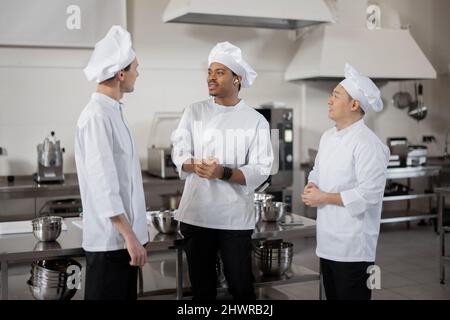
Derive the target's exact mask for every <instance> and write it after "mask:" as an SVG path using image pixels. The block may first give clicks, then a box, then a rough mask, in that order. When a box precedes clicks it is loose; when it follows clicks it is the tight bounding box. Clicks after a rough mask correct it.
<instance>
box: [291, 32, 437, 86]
mask: <svg viewBox="0 0 450 320" xmlns="http://www.w3.org/2000/svg"><path fill="white" fill-rule="evenodd" d="M346 62H349V63H351V64H352V65H353V66H355V68H357V69H358V70H359V71H361V72H362V73H364V74H366V75H368V76H369V77H371V78H376V79H392V80H395V79H435V78H436V70H435V69H434V68H433V66H432V65H431V63H430V62H429V61H428V59H427V57H426V56H425V54H424V53H423V52H422V50H421V49H420V48H419V46H418V45H417V43H416V42H415V41H414V39H413V37H412V36H411V34H410V32H409V30H404V29H384V30H383V29H380V30H368V29H365V28H352V27H345V26H336V25H333V26H330V25H326V26H319V27H317V28H315V29H314V30H311V32H310V33H309V34H307V35H306V36H305V39H304V40H303V41H302V43H301V45H300V49H299V50H298V52H297V53H296V54H295V56H294V58H293V59H292V61H291V63H290V64H289V66H288V68H287V70H286V73H285V79H286V80H289V81H291V80H305V79H321V78H342V77H343V76H344V65H345V63H346Z"/></svg>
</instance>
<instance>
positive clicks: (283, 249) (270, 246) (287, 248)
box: [253, 240, 294, 276]
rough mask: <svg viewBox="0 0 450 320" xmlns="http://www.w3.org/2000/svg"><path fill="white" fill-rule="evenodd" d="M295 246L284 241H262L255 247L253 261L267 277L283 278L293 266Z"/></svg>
mask: <svg viewBox="0 0 450 320" xmlns="http://www.w3.org/2000/svg"><path fill="white" fill-rule="evenodd" d="M293 254H294V245H293V244H292V243H290V242H284V241H281V240H280V241H261V242H259V243H258V244H256V245H255V246H254V251H253V259H254V263H255V264H256V267H257V269H258V270H259V271H260V272H262V274H263V275H265V276H282V275H284V274H285V273H286V272H287V271H288V270H289V269H290V268H291V265H292V257H293Z"/></svg>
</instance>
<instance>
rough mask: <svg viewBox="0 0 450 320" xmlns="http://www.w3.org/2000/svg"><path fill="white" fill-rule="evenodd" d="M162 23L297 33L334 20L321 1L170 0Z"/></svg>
mask: <svg viewBox="0 0 450 320" xmlns="http://www.w3.org/2000/svg"><path fill="white" fill-rule="evenodd" d="M163 21H164V22H178V23H194V24H208V25H223V26H240V27H256V28H272V29H297V28H301V27H305V26H310V25H314V24H318V23H323V22H332V21H333V16H332V14H331V12H330V10H329V8H328V6H327V5H326V4H325V3H324V1H323V0H277V1H274V0H227V1H218V0H170V2H169V4H168V6H167V8H166V10H165V12H164V14H163Z"/></svg>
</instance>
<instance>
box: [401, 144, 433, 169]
mask: <svg viewBox="0 0 450 320" xmlns="http://www.w3.org/2000/svg"><path fill="white" fill-rule="evenodd" d="M427 155H428V148H427V146H423V145H409V146H408V157H407V158H406V165H407V166H412V167H415V166H423V165H425V164H426V162H427Z"/></svg>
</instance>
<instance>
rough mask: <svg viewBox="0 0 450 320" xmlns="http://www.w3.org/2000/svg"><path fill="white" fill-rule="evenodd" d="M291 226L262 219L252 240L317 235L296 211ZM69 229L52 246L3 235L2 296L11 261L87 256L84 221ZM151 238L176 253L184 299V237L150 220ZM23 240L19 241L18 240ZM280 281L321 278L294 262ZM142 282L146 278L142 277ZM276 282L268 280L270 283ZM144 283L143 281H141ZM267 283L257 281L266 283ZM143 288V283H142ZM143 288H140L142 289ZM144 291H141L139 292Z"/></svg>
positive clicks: (154, 246) (154, 247)
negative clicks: (162, 229)
mask: <svg viewBox="0 0 450 320" xmlns="http://www.w3.org/2000/svg"><path fill="white" fill-rule="evenodd" d="M288 216H289V217H290V218H289V221H288V222H293V223H294V224H292V225H286V224H285V225H279V224H278V223H275V222H260V223H259V224H258V228H256V229H255V231H254V233H253V235H252V237H253V239H271V238H297V239H298V238H304V237H309V236H313V235H314V234H315V221H314V220H312V219H308V218H306V217H303V216H300V215H297V214H288ZM63 221H65V223H66V225H67V230H66V231H63V232H61V235H60V237H59V238H58V239H57V240H56V242H53V244H54V245H51V244H52V243H50V246H49V247H45V246H44V247H42V246H40V245H39V244H40V242H39V241H38V240H37V239H36V238H35V237H34V235H33V233H22V234H7V235H0V266H1V278H0V279H1V299H8V268H9V266H10V265H11V264H15V263H22V262H27V261H34V260H41V259H57V258H67V257H77V256H78V257H79V256H84V250H83V249H82V247H81V241H82V223H81V219H80V218H65V219H64V220H63ZM148 231H149V235H150V241H149V244H148V245H147V247H146V248H147V250H149V251H150V252H151V251H159V250H162V251H166V250H170V251H172V250H173V251H175V252H176V261H177V262H176V275H177V277H176V288H174V289H173V290H172V291H171V292H173V293H175V294H174V298H177V299H183V296H184V295H183V291H184V289H185V288H183V250H182V238H183V237H182V236H181V234H179V233H176V234H161V233H158V231H157V230H156V229H155V228H154V227H153V225H152V224H151V223H150V224H149V225H148ZM19 239H20V241H18V240H19ZM278 280H279V281H280V284H281V283H283V281H284V282H285V283H287V282H294V281H295V282H301V281H312V280H319V274H318V273H317V272H314V271H311V270H307V269H306V268H303V267H297V266H294V265H293V268H292V270H291V274H288V275H287V278H284V279H278ZM141 281H143V279H142V278H141ZM273 281H275V280H274V279H272V280H271V281H266V282H265V284H266V285H268V284H270V283H272V282H273ZM141 283H142V282H141ZM263 284H264V283H263V282H262V283H259V284H256V286H258V285H263ZM140 288H141V285H140ZM140 291H141V290H140ZM140 294H142V292H140Z"/></svg>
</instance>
